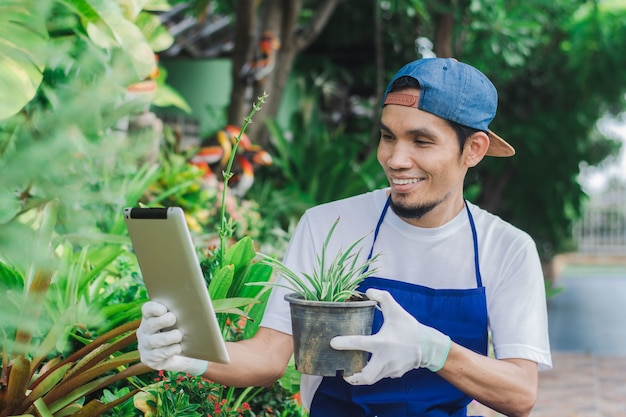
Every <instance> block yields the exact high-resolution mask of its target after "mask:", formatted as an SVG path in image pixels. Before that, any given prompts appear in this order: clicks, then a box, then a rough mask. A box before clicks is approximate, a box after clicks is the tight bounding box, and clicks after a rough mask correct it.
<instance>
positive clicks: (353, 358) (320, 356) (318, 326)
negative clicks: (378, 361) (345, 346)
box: [259, 218, 379, 376]
mask: <svg viewBox="0 0 626 417" xmlns="http://www.w3.org/2000/svg"><path fill="white" fill-rule="evenodd" d="M338 223H339V218H337V219H336V220H335V222H334V223H333V225H332V226H331V228H330V230H329V231H328V234H327V235H326V239H325V241H324V244H323V246H322V251H321V253H320V254H318V255H317V265H316V268H315V270H314V271H313V273H312V274H306V273H302V274H301V275H298V274H297V273H295V272H294V271H293V270H292V269H290V268H289V267H288V266H287V265H285V264H284V263H283V262H281V261H279V260H278V259H276V258H273V257H270V256H267V255H264V254H259V255H260V256H261V262H263V263H266V264H268V265H271V266H272V267H273V268H274V269H275V270H276V271H277V273H278V274H279V275H280V276H282V277H283V278H284V279H285V280H286V283H283V282H276V281H272V282H267V283H262V284H261V285H270V286H279V287H284V288H288V289H290V290H292V291H293V292H292V293H289V294H287V295H285V300H286V301H288V302H289V305H290V309H291V322H292V330H293V341H294V360H295V365H296V369H297V370H298V371H300V372H302V373H304V374H310V375H321V376H335V375H337V372H341V373H343V375H346V376H348V375H352V374H354V373H356V372H359V371H360V370H361V369H362V368H363V367H364V366H365V364H366V363H367V360H368V352H364V351H360V350H342V351H340V350H335V349H333V348H332V347H331V346H330V340H331V339H332V338H333V337H335V336H344V335H369V334H371V331H372V321H373V317H374V308H375V306H376V302H375V301H373V300H369V299H368V298H367V297H366V296H365V294H363V293H361V292H359V291H357V288H358V286H359V284H360V283H361V282H362V281H363V280H364V279H365V278H367V277H368V276H370V275H372V274H373V273H374V272H376V269H375V268H369V267H370V266H371V265H372V264H373V263H374V262H375V261H376V259H377V258H378V256H379V254H376V255H375V256H372V257H371V258H370V259H368V260H366V261H364V262H362V263H359V262H358V258H359V254H360V252H361V248H358V245H359V243H361V241H362V240H363V239H364V238H365V236H363V237H361V238H360V239H358V240H356V241H355V242H353V243H352V244H351V245H350V246H349V247H348V248H347V249H346V250H345V251H343V250H340V251H339V252H337V253H336V254H335V256H334V258H333V259H332V261H330V262H329V259H330V257H329V254H328V253H327V249H328V244H329V242H330V240H331V238H332V235H333V232H334V231H335V228H336V227H337V224H338Z"/></svg>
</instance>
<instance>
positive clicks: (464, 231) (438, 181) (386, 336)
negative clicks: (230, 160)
mask: <svg viewBox="0 0 626 417" xmlns="http://www.w3.org/2000/svg"><path fill="white" fill-rule="evenodd" d="M497 101H498V98H497V92H496V89H495V88H494V86H493V85H492V83H491V82H490V81H489V80H488V79H487V78H486V77H485V76H484V75H483V74H482V73H481V72H480V71H478V70H477V69H475V68H473V67H471V66H469V65H466V64H463V63H460V62H458V61H456V60H454V59H439V58H430V59H422V60H418V61H414V62H411V63H409V64H407V65H406V66H404V67H403V68H402V69H400V71H398V73H397V74H396V75H395V76H394V78H393V79H392V80H391V82H390V83H389V86H388V88H387V90H386V92H385V94H384V97H383V99H382V105H383V111H382V116H381V124H380V126H381V128H380V143H379V146H378V161H379V162H380V164H381V166H382V169H383V170H384V172H385V174H386V175H387V178H388V180H389V187H387V188H385V189H381V190H375V191H372V192H369V193H366V194H362V195H358V196H354V197H350V198H347V199H344V200H340V201H335V202H331V203H328V204H323V205H320V206H317V207H314V208H312V209H310V210H308V211H307V212H306V213H305V214H304V216H303V217H302V219H301V220H300V222H299V223H298V226H297V228H296V230H295V232H294V235H293V237H292V239H291V242H290V245H289V248H288V251H287V253H286V255H285V259H284V262H285V263H286V264H287V266H289V267H290V268H292V269H293V270H294V271H301V272H303V273H312V271H313V268H314V266H315V264H316V256H317V253H319V252H320V248H321V247H322V245H323V244H324V239H325V236H326V231H327V230H328V229H329V228H330V227H331V225H332V223H333V222H334V221H335V219H337V217H341V222H339V224H338V226H337V229H336V230H335V233H334V235H333V240H332V241H331V242H330V244H329V248H328V250H329V253H331V252H332V251H339V250H342V249H345V248H346V247H347V246H348V245H349V244H350V243H351V242H354V241H355V240H356V239H358V238H360V237H362V236H363V234H364V233H366V232H368V231H370V232H371V234H370V238H369V239H368V240H367V241H366V247H365V249H366V250H364V251H362V253H363V255H362V257H363V258H365V257H367V256H368V253H369V256H372V253H374V252H377V253H380V254H381V255H380V256H379V258H378V259H377V261H376V262H375V264H374V265H373V267H376V268H377V272H376V276H372V277H368V278H367V279H366V280H365V281H364V282H363V284H362V285H361V288H360V289H361V290H362V291H366V293H367V295H368V296H369V297H370V298H371V299H374V300H377V301H378V302H379V304H380V306H381V312H377V313H376V316H375V320H374V327H373V329H372V335H371V336H342V337H335V338H334V339H333V340H332V342H331V345H332V346H333V348H335V349H340V350H341V349H350V350H352V349H357V350H364V351H367V352H370V353H371V358H370V360H369V362H368V364H367V366H366V367H365V368H364V369H363V370H362V371H361V372H359V373H357V374H354V375H352V376H350V377H345V378H343V377H342V376H340V375H337V376H335V377H323V378H322V377H317V376H312V375H303V377H302V383H301V389H302V399H303V402H304V404H305V405H306V407H307V408H309V410H310V413H311V417H334V416H337V417H338V416H350V417H357V416H363V417H365V416H367V417H374V416H378V417H383V416H389V417H403V416H407V417H408V416H433V417H434V416H465V415H466V414H467V405H468V404H469V403H470V402H471V401H472V399H476V400H478V401H480V402H481V403H483V404H485V405H487V406H489V407H491V408H493V409H495V410H497V411H499V412H501V413H503V414H505V415H508V416H528V415H529V414H530V412H531V410H532V407H533V405H534V403H535V400H536V396H537V381H538V371H539V370H541V369H549V368H550V367H551V366H552V363H551V357H550V348H549V339H548V329H547V313H546V299H545V290H544V283H543V275H542V271H541V265H540V262H539V256H538V254H537V250H536V247H535V244H534V242H533V240H532V239H531V238H530V236H528V234H526V233H525V232H523V231H521V230H519V229H517V228H515V227H514V226H512V225H511V224H509V223H507V222H505V221H503V220H502V219H500V218H498V217H497V216H494V215H493V214H490V213H488V212H486V211H485V210H483V209H481V208H480V207H478V206H476V205H474V204H471V203H469V202H468V201H466V200H465V198H464V196H463V182H464V179H465V176H466V174H467V171H468V170H469V169H470V168H472V167H474V166H476V165H477V164H478V163H479V162H480V161H481V160H482V159H483V158H484V157H485V156H486V155H487V156H497V157H506V156H512V155H513V154H514V153H515V151H514V149H513V148H512V147H511V146H510V145H509V144H508V143H507V142H506V141H504V140H503V139H502V138H500V137H499V136H497V135H496V134H494V133H493V132H491V131H490V130H489V123H490V122H491V120H492V119H493V118H494V117H495V114H496V108H497ZM362 260H364V259H362ZM286 292H288V290H285V289H282V288H274V289H273V292H272V295H271V297H270V300H269V303H268V306H267V309H266V312H265V315H264V317H263V321H262V323H261V327H260V329H259V331H258V333H257V334H256V335H255V336H254V337H253V338H252V339H249V340H245V341H241V342H238V343H231V344H228V349H229V355H230V357H231V363H230V364H229V365H219V364H213V363H211V364H207V363H206V362H203V361H198V360H195V359H189V358H184V357H181V356H179V355H178V354H179V353H180V346H179V342H180V340H181V338H182V335H180V334H179V332H178V333H176V331H166V332H161V330H162V329H164V328H166V327H168V326H171V325H172V324H173V321H175V317H173V316H172V314H171V313H166V309H165V308H164V307H163V306H161V305H157V304H156V303H153V302H148V303H146V304H145V305H144V317H143V320H142V324H141V326H140V329H139V330H138V332H137V335H138V340H139V350H140V354H141V359H142V361H143V362H144V363H146V364H147V365H149V366H151V367H153V368H155V369H169V370H175V371H181V372H192V373H204V375H205V376H206V377H207V378H210V379H212V380H214V381H218V382H221V383H223V384H226V385H233V386H250V385H266V384H270V383H272V382H273V381H275V380H276V379H277V378H279V377H280V376H281V375H282V373H283V372H284V369H285V366H286V364H287V362H288V360H289V358H290V356H291V354H292V352H293V345H292V343H293V341H292V338H291V321H290V313H289V306H288V304H287V302H285V301H284V299H283V297H284V294H285V293H286ZM172 332H174V333H172ZM490 333H491V338H490V337H489V334H490ZM490 341H491V342H492V348H493V355H488V352H489V342H490Z"/></svg>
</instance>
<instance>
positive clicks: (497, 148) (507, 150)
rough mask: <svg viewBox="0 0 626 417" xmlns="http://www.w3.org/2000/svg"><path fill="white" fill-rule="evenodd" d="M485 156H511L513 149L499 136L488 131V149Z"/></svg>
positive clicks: (513, 152) (513, 153)
mask: <svg viewBox="0 0 626 417" xmlns="http://www.w3.org/2000/svg"><path fill="white" fill-rule="evenodd" d="M486 155H487V156H513V155H515V148H513V147H512V146H511V145H510V144H509V143H508V142H507V141H505V140H504V139H502V138H501V137H500V136H498V135H496V134H495V133H493V132H492V131H491V130H490V131H489V148H487V154H486Z"/></svg>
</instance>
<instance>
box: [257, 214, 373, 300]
mask: <svg viewBox="0 0 626 417" xmlns="http://www.w3.org/2000/svg"><path fill="white" fill-rule="evenodd" d="M339 219H340V218H339V217H338V218H337V220H335V222H334V223H333V225H332V227H331V228H330V230H329V231H328V234H327V235H326V239H325V240H324V245H323V246H322V253H321V254H317V267H316V268H315V270H314V271H313V274H312V275H311V274H305V273H303V274H302V276H299V275H298V274H296V273H295V272H294V271H293V270H291V269H290V268H289V267H288V266H287V265H285V264H284V263H283V262H281V261H279V260H278V259H276V258H273V257H270V256H267V255H264V254H259V256H260V257H261V262H263V263H265V264H267V265H270V266H272V267H273V268H274V269H275V270H276V271H277V272H278V273H279V275H281V276H282V277H284V278H285V279H286V280H287V282H288V284H282V283H278V282H275V281H272V282H267V283H259V284H258V285H270V286H278V287H284V288H288V289H291V290H293V291H294V292H295V293H296V294H298V295H299V296H301V297H302V298H303V299H305V300H310V301H330V302H342V301H346V300H348V299H350V298H351V297H353V296H357V297H358V298H362V295H360V294H359V293H358V291H357V287H358V286H359V284H360V283H361V282H362V281H363V280H364V279H365V278H367V277H369V276H370V275H372V274H373V273H374V272H376V269H375V268H369V267H370V266H371V264H373V263H374V262H375V261H376V259H378V256H379V255H380V254H376V255H374V256H372V257H371V258H370V259H368V260H366V261H365V262H363V263H360V264H358V263H357V261H358V258H359V254H360V253H361V249H360V248H359V249H358V250H357V245H358V244H359V243H361V241H362V240H363V239H364V238H365V236H363V237H361V238H360V239H357V240H356V241H355V242H353V243H352V244H351V245H350V246H349V247H348V249H346V250H345V251H342V250H340V251H338V252H337V254H336V255H335V257H334V259H333V260H332V261H331V262H330V264H328V263H327V262H328V258H329V256H328V254H327V253H326V252H327V249H328V244H329V243H330V240H331V238H332V235H333V232H334V231H335V228H336V227H337V224H338V223H339ZM327 265H328V266H327ZM254 285H257V284H256V283H255V284H254Z"/></svg>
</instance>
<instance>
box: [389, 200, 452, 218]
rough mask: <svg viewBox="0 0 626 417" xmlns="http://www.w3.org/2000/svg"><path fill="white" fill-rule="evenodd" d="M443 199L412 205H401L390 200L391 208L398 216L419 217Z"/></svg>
mask: <svg viewBox="0 0 626 417" xmlns="http://www.w3.org/2000/svg"><path fill="white" fill-rule="evenodd" d="M442 201H443V200H439V201H433V202H430V203H425V204H417V205H414V206H401V205H398V204H396V203H394V201H393V199H392V200H391V204H390V206H391V209H392V210H393V212H394V213H396V214H397V215H398V216H399V217H401V218H403V219H417V220H419V219H421V218H422V217H424V216H425V215H426V214H428V213H430V212H431V211H432V209H434V208H435V207H437V206H438V205H439V204H440V203H441V202H442Z"/></svg>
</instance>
